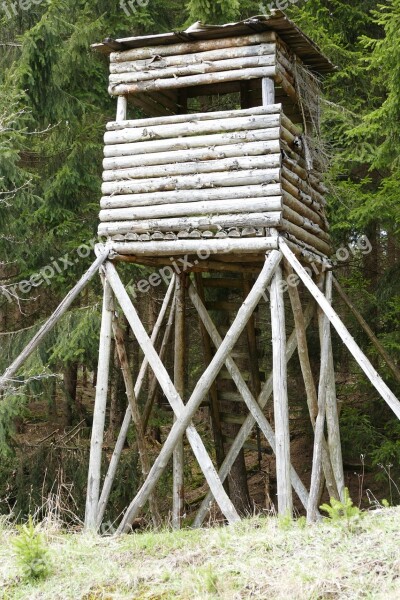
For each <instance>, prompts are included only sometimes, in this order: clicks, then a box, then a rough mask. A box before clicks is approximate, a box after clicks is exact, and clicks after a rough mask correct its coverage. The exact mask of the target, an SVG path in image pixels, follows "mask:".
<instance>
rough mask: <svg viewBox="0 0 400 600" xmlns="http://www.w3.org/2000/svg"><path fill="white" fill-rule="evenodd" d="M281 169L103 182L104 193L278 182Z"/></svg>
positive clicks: (117, 193) (115, 193)
mask: <svg viewBox="0 0 400 600" xmlns="http://www.w3.org/2000/svg"><path fill="white" fill-rule="evenodd" d="M279 178H280V169H255V170H249V171H232V172H231V173H224V172H223V173H209V174H201V175H183V176H182V177H179V176H178V177H158V178H155V179H137V180H134V181H112V182H108V183H103V185H102V187H101V189H102V192H103V194H104V195H119V194H135V193H137V194H143V193H150V192H166V191H172V190H192V189H200V188H213V187H231V186H232V185H256V184H259V185H263V184H267V183H278V182H279Z"/></svg>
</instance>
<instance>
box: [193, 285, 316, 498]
mask: <svg viewBox="0 0 400 600" xmlns="http://www.w3.org/2000/svg"><path fill="white" fill-rule="evenodd" d="M189 296H190V298H191V300H192V302H193V305H194V306H195V308H196V310H197V312H198V313H199V315H200V318H201V320H202V322H203V324H204V326H205V328H206V329H207V332H208V334H209V336H210V338H211V340H212V341H213V343H214V344H215V347H216V348H219V347H220V346H221V344H222V338H221V336H220V335H219V333H218V331H217V328H216V327H215V325H214V323H213V322H212V320H211V317H210V315H209V314H208V312H207V310H206V308H205V306H204V305H203V303H202V302H201V299H200V297H199V295H198V293H197V291H196V290H195V288H194V287H193V286H190V287H189ZM225 364H226V368H227V369H228V371H229V373H230V375H231V377H232V379H233V381H234V382H235V384H236V387H237V389H238V391H239V393H240V394H241V396H242V398H243V400H244V402H245V404H246V406H247V408H248V409H249V411H250V414H251V415H252V416H253V418H254V420H255V421H256V422H257V423H258V425H259V427H260V429H261V431H262V432H263V434H264V435H265V437H266V439H267V441H268V443H269V444H270V446H271V448H272V449H273V451H274V452H275V451H276V439H275V434H274V431H273V429H272V427H271V425H270V424H269V422H268V420H267V418H266V417H265V415H264V413H263V411H262V409H261V408H260V405H259V404H258V403H257V402H256V400H255V398H254V397H253V395H252V393H251V391H250V390H249V388H248V386H247V384H246V382H245V381H244V379H243V377H242V375H241V373H240V370H239V368H238V367H237V365H236V363H235V362H234V360H233V359H232V358H231V357H230V356H227V358H226V360H225ZM290 477H291V480H292V483H293V487H294V488H295V490H296V492H297V493H298V495H299V498H300V500H301V501H302V503H303V504H304V505H305V506H307V502H308V494H307V490H306V489H305V487H304V485H303V484H302V482H301V480H300V478H299V477H298V475H297V474H296V472H295V470H294V469H293V467H291V466H290Z"/></svg>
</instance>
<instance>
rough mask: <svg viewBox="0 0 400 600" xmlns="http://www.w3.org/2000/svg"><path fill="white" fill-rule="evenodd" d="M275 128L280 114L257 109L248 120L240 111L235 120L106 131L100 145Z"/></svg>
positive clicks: (277, 125)
mask: <svg viewBox="0 0 400 600" xmlns="http://www.w3.org/2000/svg"><path fill="white" fill-rule="evenodd" d="M249 110H252V109H249ZM210 114H212V113H210ZM279 125H280V113H273V114H270V113H269V112H267V111H264V109H263V112H261V111H260V109H257V110H256V111H254V112H253V113H251V114H250V115H249V116H248V115H247V114H246V115H244V116H242V115H241V111H237V115H236V116H231V117H229V118H223V117H222V116H221V117H220V118H219V119H204V120H198V121H184V122H181V123H167V124H165V125H146V126H145V127H127V128H126V129H122V130H116V131H107V132H106V133H105V134H104V143H105V144H106V145H109V146H111V145H112V144H129V143H132V142H146V141H148V140H153V139H157V140H162V139H164V140H165V139H171V138H175V137H190V136H193V135H196V136H198V135H210V134H213V133H226V132H230V131H249V130H253V129H266V128H267V127H271V128H272V127H279Z"/></svg>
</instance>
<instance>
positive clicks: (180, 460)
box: [172, 273, 186, 529]
mask: <svg viewBox="0 0 400 600" xmlns="http://www.w3.org/2000/svg"><path fill="white" fill-rule="evenodd" d="M175 303H176V307H175V340H174V385H175V388H176V391H177V392H178V394H179V396H180V397H181V398H182V399H183V398H184V394H185V365H186V334H185V314H186V275H185V273H183V274H182V275H179V276H178V277H177V278H176V292H175ZM175 420H176V417H175ZM172 475H173V489H172V527H173V529H180V527H181V522H182V517H183V512H184V448H183V439H182V437H181V439H180V440H179V441H178V442H177V445H176V447H175V450H174V453H173V465H172Z"/></svg>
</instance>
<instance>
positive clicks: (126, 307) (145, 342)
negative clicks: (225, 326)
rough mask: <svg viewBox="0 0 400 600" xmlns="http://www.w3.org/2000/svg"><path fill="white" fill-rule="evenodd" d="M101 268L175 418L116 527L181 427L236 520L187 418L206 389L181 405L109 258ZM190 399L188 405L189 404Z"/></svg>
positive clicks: (143, 497)
mask: <svg viewBox="0 0 400 600" xmlns="http://www.w3.org/2000/svg"><path fill="white" fill-rule="evenodd" d="M105 270H106V277H107V279H108V281H109V282H110V285H111V287H112V288H113V291H114V294H115V296H116V298H117V300H118V302H119V304H120V306H121V308H122V310H123V312H124V313H125V316H126V318H127V319H128V322H129V324H130V326H131V328H132V331H133V334H134V335H135V337H136V339H137V341H138V343H139V344H140V347H141V349H142V351H143V353H144V354H145V356H146V358H147V359H148V361H149V364H150V366H151V368H152V370H153V372H154V375H155V376H156V377H157V379H158V382H159V384H160V386H161V389H162V390H163V392H164V394H165V396H166V397H167V399H168V401H169V402H170V404H171V407H172V409H173V411H174V413H175V415H176V417H177V420H176V422H175V423H174V425H173V427H172V430H171V433H170V435H169V436H168V438H167V440H166V442H165V443H164V445H163V447H162V449H161V452H160V454H159V456H158V458H157V459H156V461H155V463H154V464H153V466H152V468H151V470H150V473H149V475H148V477H147V479H146V481H145V482H144V484H143V486H142V488H141V489H140V491H139V492H138V494H137V495H136V498H135V500H134V501H133V502H132V503H131V505H130V507H129V508H128V510H127V512H126V513H125V515H124V517H123V519H122V522H121V524H120V526H119V528H118V532H120V533H122V532H124V531H126V530H127V529H129V526H130V524H131V523H132V519H134V518H135V516H136V515H137V513H138V511H139V510H140V509H141V508H142V507H143V506H144V504H145V503H146V501H147V500H148V498H149V496H150V494H151V493H152V491H153V490H154V487H155V485H156V483H157V481H158V479H159V477H160V476H161V474H162V473H163V471H164V469H165V468H166V466H167V463H168V461H169V459H170V457H171V455H172V453H173V450H174V448H175V446H176V443H177V441H178V440H179V439H180V438H181V437H182V435H183V433H184V432H185V430H186V435H187V438H188V441H189V443H190V445H191V448H192V450H193V453H194V455H195V456H196V459H197V461H198V463H199V465H200V467H201V469H202V471H203V473H204V476H205V478H206V480H207V482H208V484H209V485H210V487H211V488H213V490H214V494H216V499H217V502H218V504H219V506H220V508H221V511H222V512H223V514H224V515H225V516H226V518H227V519H228V521H229V522H230V523H234V522H236V521H237V520H239V516H238V514H237V512H236V510H235V508H234V506H233V504H232V502H231V501H230V500H229V498H228V496H227V495H226V492H225V490H224V488H223V487H222V484H221V481H220V480H219V478H218V475H217V473H216V471H215V468H214V466H213V464H212V461H211V459H210V457H209V455H208V453H207V451H206V449H205V447H204V444H203V442H202V440H201V438H200V436H199V434H198V433H197V431H196V429H195V428H194V426H193V425H192V424H191V419H192V416H193V412H194V410H193V404H195V402H197V406H198V405H199V404H200V403H201V400H202V399H203V397H204V395H205V394H206V393H207V390H205V391H204V392H203V389H199V390H198V392H197V397H196V396H194V397H193V394H192V397H191V400H192V402H191V400H189V402H188V405H186V407H185V405H184V404H183V402H182V399H181V397H180V396H179V394H178V393H177V391H176V389H175V387H174V385H173V383H172V381H171V379H170V377H169V375H168V373H167V371H166V369H165V367H164V365H163V363H162V362H161V360H160V358H159V356H158V354H157V352H156V351H155V349H154V346H153V344H152V343H151V341H150V338H149V337H148V335H147V333H146V330H145V329H144V327H143V325H142V323H141V321H140V319H139V317H138V315H137V312H136V310H135V308H134V306H133V304H132V302H131V300H130V298H129V296H128V293H127V291H126V289H125V287H124V285H123V283H122V281H121V279H120V278H119V276H118V273H117V271H116V269H115V267H114V266H113V265H112V264H111V263H110V262H108V263H107V264H106V267H105ZM190 402H191V406H189V404H190ZM197 406H196V408H197Z"/></svg>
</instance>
